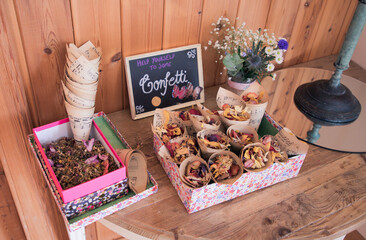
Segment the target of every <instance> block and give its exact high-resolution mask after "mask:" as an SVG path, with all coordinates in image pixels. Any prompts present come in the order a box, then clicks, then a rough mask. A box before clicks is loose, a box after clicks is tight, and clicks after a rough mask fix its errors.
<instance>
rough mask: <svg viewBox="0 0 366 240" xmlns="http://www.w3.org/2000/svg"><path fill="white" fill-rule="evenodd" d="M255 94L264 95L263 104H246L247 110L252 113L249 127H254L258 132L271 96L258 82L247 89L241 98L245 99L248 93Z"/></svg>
mask: <svg viewBox="0 0 366 240" xmlns="http://www.w3.org/2000/svg"><path fill="white" fill-rule="evenodd" d="M251 92H253V93H255V94H257V95H259V94H260V93H261V92H263V93H264V95H263V98H262V103H259V104H251V103H246V109H247V111H248V112H249V113H250V121H249V126H251V127H253V128H254V129H255V130H256V131H257V130H258V127H259V125H260V124H261V121H262V118H263V115H264V112H265V111H266V108H267V105H268V100H269V96H268V93H267V91H266V90H265V89H264V88H263V87H262V85H260V84H259V83H257V82H253V83H252V84H251V85H250V87H249V88H247V89H246V90H245V91H244V92H243V93H242V94H241V96H240V97H241V98H242V99H243V96H246V95H247V94H248V93H251Z"/></svg>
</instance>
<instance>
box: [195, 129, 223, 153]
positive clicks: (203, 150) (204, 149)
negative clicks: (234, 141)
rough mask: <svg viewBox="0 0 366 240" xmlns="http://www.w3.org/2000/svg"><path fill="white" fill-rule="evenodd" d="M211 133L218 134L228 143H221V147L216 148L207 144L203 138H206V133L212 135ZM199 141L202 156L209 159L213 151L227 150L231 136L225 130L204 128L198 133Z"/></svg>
mask: <svg viewBox="0 0 366 240" xmlns="http://www.w3.org/2000/svg"><path fill="white" fill-rule="evenodd" d="M211 134H218V135H219V136H220V137H221V138H223V139H225V140H226V142H227V144H226V145H225V144H220V146H221V148H220V149H215V148H211V147H208V146H206V144H205V143H204V142H203V141H202V139H204V138H205V136H206V135H211ZM197 142H198V145H199V146H200V149H201V153H202V156H203V157H204V158H205V159H208V158H209V157H210V156H211V155H212V154H213V153H216V152H219V151H222V150H226V149H227V148H228V147H229V145H230V144H229V142H230V140H229V138H228V137H227V136H226V135H225V134H224V133H223V132H221V131H217V130H208V129H203V130H201V131H199V132H198V133H197Z"/></svg>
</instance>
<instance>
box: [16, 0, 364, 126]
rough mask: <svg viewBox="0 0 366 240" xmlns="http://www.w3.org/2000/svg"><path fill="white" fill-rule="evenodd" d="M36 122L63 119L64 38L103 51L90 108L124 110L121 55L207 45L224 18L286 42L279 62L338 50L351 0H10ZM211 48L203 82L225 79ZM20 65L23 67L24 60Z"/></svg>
mask: <svg viewBox="0 0 366 240" xmlns="http://www.w3.org/2000/svg"><path fill="white" fill-rule="evenodd" d="M13 1H14V4H15V9H16V15H17V18H18V23H19V25H18V28H19V30H20V34H21V38H22V43H23V48H24V55H25V60H26V61H25V63H24V64H26V68H25V69H27V75H28V76H29V78H28V81H27V86H29V87H28V88H26V95H27V97H28V99H29V107H30V112H31V115H32V120H33V123H34V125H35V126H37V125H42V124H45V123H49V122H52V121H55V120H58V119H60V118H62V117H65V116H66V113H65V110H64V106H63V101H62V94H61V89H60V78H61V77H62V70H63V67H64V62H65V43H67V42H75V44H77V45H80V44H82V43H84V42H85V41H87V40H91V41H92V42H93V43H94V44H95V45H98V46H101V47H102V50H103V59H102V72H101V77H100V85H99V89H98V94H97V102H96V111H104V112H106V113H109V112H114V111H117V110H121V109H123V108H126V107H128V95H127V89H126V80H125V79H126V78H125V74H124V65H123V57H126V56H130V55H133V54H139V53H145V52H149V51H156V50H161V49H167V48H172V47H178V46H184V45H188V44H195V43H201V44H202V45H207V41H208V40H209V39H210V33H209V32H210V31H211V29H212V26H211V23H212V22H215V21H216V20H217V19H218V17H220V16H226V17H228V18H229V19H231V21H232V22H234V21H235V20H236V18H237V17H239V19H238V20H237V24H239V23H241V22H242V21H245V22H246V23H247V26H248V27H249V28H253V29H256V28H259V27H261V28H268V29H270V30H271V31H273V32H275V33H276V35H278V36H283V37H286V38H287V39H288V40H289V43H290V48H289V51H288V52H287V54H286V56H285V62H284V64H283V66H290V65H294V64H296V63H301V62H306V61H309V60H312V59H316V58H319V57H323V56H328V55H331V54H335V53H337V52H338V51H339V48H340V46H341V43H342V40H343V37H344V33H345V32H346V30H347V27H348V24H349V22H350V19H351V17H352V15H353V12H354V10H355V7H356V5H357V2H358V1H357V0H258V1H251V0H111V1H101V0H92V1H88V0H59V1H56V0H53V1H44V0H33V1H30V0H13ZM217 58H218V56H217V54H216V53H215V51H213V50H208V51H203V64H204V77H205V79H204V80H205V86H212V85H215V84H219V83H222V82H224V81H225V78H222V77H220V74H219V73H220V72H221V67H222V65H220V64H218V63H215V61H216V60H217ZM24 64H23V65H24Z"/></svg>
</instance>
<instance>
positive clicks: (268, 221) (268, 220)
mask: <svg viewBox="0 0 366 240" xmlns="http://www.w3.org/2000/svg"><path fill="white" fill-rule="evenodd" d="M263 224H264V225H271V224H273V220H272V219H270V218H268V217H266V218H265V219H263Z"/></svg>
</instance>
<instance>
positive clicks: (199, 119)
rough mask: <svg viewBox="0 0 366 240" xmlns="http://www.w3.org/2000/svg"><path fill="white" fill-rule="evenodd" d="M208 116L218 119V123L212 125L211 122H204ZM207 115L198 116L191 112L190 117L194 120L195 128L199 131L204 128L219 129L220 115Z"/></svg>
mask: <svg viewBox="0 0 366 240" xmlns="http://www.w3.org/2000/svg"><path fill="white" fill-rule="evenodd" d="M206 116H207V117H210V118H213V119H214V120H215V121H216V123H217V124H213V125H211V124H207V123H204V119H205V117H206ZM206 116H197V115H191V114H189V117H190V119H191V121H192V124H193V127H194V130H195V131H196V132H199V131H201V130H202V129H210V130H219V129H220V126H221V121H220V117H219V116H216V115H206Z"/></svg>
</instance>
